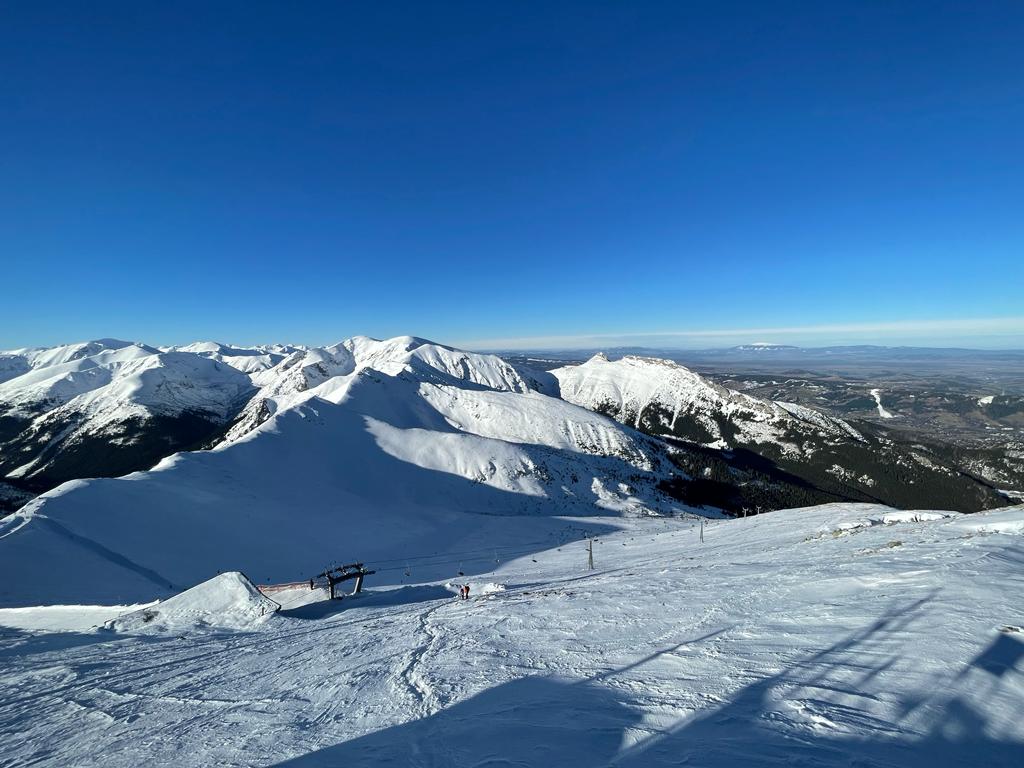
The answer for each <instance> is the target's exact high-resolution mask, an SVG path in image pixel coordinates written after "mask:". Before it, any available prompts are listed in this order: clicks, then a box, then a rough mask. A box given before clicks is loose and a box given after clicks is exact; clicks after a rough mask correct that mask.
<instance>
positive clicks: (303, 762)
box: [278, 597, 1024, 768]
mask: <svg viewBox="0 0 1024 768" xmlns="http://www.w3.org/2000/svg"><path fill="white" fill-rule="evenodd" d="M930 599H931V598H930V597H928V598H924V599H922V600H919V601H917V602H915V603H912V604H910V605H907V606H905V607H903V608H902V609H898V610H892V611H890V612H888V613H886V614H885V615H883V616H882V617H881V618H880V619H879V620H878V621H876V622H874V623H873V624H872V625H870V626H868V627H866V628H864V629H861V630H859V631H857V632H854V633H852V634H851V635H849V636H848V637H846V638H844V639H843V640H841V641H840V642H837V643H836V644H834V645H832V646H831V647H828V648H826V649H824V650H822V651H819V652H817V653H814V654H811V655H809V656H807V657H805V658H803V659H800V660H798V661H796V662H794V663H793V664H791V665H790V666H789V667H787V668H786V669H784V670H783V671H781V672H779V673H778V674H775V675H770V676H768V677H764V678H762V679H760V680H758V681H757V682H754V683H752V684H750V685H748V686H746V687H745V688H742V689H741V690H740V691H739V692H738V693H736V695H735V696H734V697H733V698H732V699H731V700H729V701H728V702H727V703H725V704H724V705H722V706H720V707H718V708H716V709H714V710H711V711H707V710H701V711H699V712H698V713H697V714H696V715H692V716H688V717H684V718H682V719H680V720H679V721H678V722H676V723H675V724H673V725H670V726H668V727H658V726H656V725H653V724H652V723H651V722H650V721H644V720H643V710H642V709H641V708H640V707H639V706H638V705H637V704H636V703H634V702H632V701H631V700H630V698H629V695H628V693H626V692H625V691H624V690H623V689H617V688H613V687H611V686H609V685H606V684H603V683H604V681H606V680H608V679H609V678H614V677H616V676H620V675H627V674H629V673H631V672H633V671H634V670H636V669H637V668H638V667H640V666H642V665H645V664H647V663H649V662H652V661H655V660H656V659H658V658H659V657H660V656H663V655H665V654H667V653H672V652H673V651H675V650H676V649H678V648H680V647H681V646H683V645H687V644H694V645H697V644H700V643H702V642H704V641H706V640H709V639H711V638H712V637H713V636H715V635H718V634H722V633H725V632H727V631H728V630H727V629H720V630H718V631H717V632H714V633H711V634H709V635H706V636H705V637H702V638H697V639H694V640H690V641H687V642H686V643H681V644H680V645H678V646H675V647H673V648H668V649H665V650H662V651H659V652H657V653H655V654H652V655H651V656H648V657H646V658H644V659H641V660H640V661H637V662H635V663H633V664H630V665H627V666H626V667H622V668H620V669H615V670H612V671H610V672H606V673H604V674H601V675H598V676H595V677H593V678H592V679H589V680H584V681H567V680H563V679H558V678H553V677H546V676H533V677H525V678H521V679H518V680H514V681H511V682H507V683H504V684H501V685H498V686H496V687H494V688H490V689H488V690H485V691H483V692H481V693H479V694H477V695H476V696H473V697H471V698H469V699H466V700H464V701H461V702H459V703H458V704H455V705H453V706H451V707H448V708H446V709H443V710H441V711H438V712H436V713H435V714H433V715H431V716H429V717H425V718H422V719H419V720H414V721H411V722H408V723H404V724H401V725H396V726H393V727H391V728H387V729H384V730H381V731H377V732H374V733H370V734H368V735H365V736H362V737H359V738H355V739H352V740H350V741H346V742H343V743H340V744H336V745H334V746H330V747H326V748H324V749H321V750H318V751H315V752H311V753H309V754H306V755H302V756H299V757H296V758H293V759H291V760H288V761H285V762H283V763H279V764H278V765H279V766H282V767H284V766H287V768H313V767H314V766H345V765H379V766H385V765H395V766H406V765H416V766H437V767H438V768H441V767H442V766H475V767H482V766H495V767H496V766H563V767H564V766H602V765H616V766H630V767H636V768H639V767H640V766H658V765H694V766H702V767H703V768H727V767H732V766H743V767H744V768H746V767H747V766H752V765H753V766H757V765H778V764H784V765H802V766H829V765H834V766H840V765H841V766H851V765H853V766H865V767H867V766H877V767H878V768H882V767H883V766H891V767H892V768H897V766H898V767H899V768H908V767H913V766H921V767H922V768H924V766H928V768H934V767H935V766H977V765H985V766H988V767H995V766H1020V765H1024V743H1021V742H1013V741H1005V740H1000V739H999V738H998V736H995V735H993V733H992V732H993V727H992V726H993V724H992V723H990V722H987V721H986V718H985V716H984V714H983V713H982V711H981V710H980V708H979V707H978V706H976V704H975V703H974V702H975V701H976V700H984V701H988V702H990V703H992V702H994V704H993V706H999V705H1002V707H1003V709H1002V710H1001V711H1000V715H1004V714H1005V718H1004V719H1005V721H1006V722H1010V723H1012V722H1015V721H1019V720H1020V718H1024V697H1022V696H1021V690H1022V684H1024V683H1022V679H1021V677H1022V671H1024V670H1022V659H1024V642H1021V640H1019V639H1017V638H1016V637H1014V636H1012V635H1009V634H1001V635H999V636H997V637H996V638H995V639H994V640H992V642H991V643H990V644H989V645H988V646H987V647H986V648H985V649H984V650H982V651H981V653H979V654H978V655H977V656H976V657H975V658H974V659H973V660H971V661H970V662H968V663H967V664H966V665H965V666H964V667H963V668H962V669H961V670H959V671H958V672H957V673H955V674H954V675H951V676H950V677H949V678H948V679H942V678H936V679H931V680H925V681H924V682H923V685H921V686H919V687H918V690H920V694H918V695H917V696H916V698H915V697H914V696H910V697H907V696H904V697H900V696H899V695H898V694H896V693H891V692H890V691H891V688H892V686H890V685H889V681H888V680H887V679H886V675H887V673H889V672H890V671H892V672H893V674H898V675H901V676H902V674H903V673H902V672H900V671H899V670H898V669H897V668H898V667H900V665H901V664H905V663H906V655H902V656H901V649H902V646H904V645H905V643H906V642H907V636H906V633H905V630H906V629H907V627H908V625H909V624H911V623H912V622H913V621H914V620H915V614H916V613H917V612H918V611H919V609H920V608H921V607H922V606H923V605H924V604H925V603H926V602H928V600H930ZM902 650H905V649H902ZM679 684H680V690H683V689H684V688H685V686H686V685H687V681H686V679H685V678H680V679H679ZM1007 710H1012V711H1007ZM996 730H998V729H996ZM865 733H869V734H871V736H870V738H866V737H864V735H863V734H865Z"/></svg>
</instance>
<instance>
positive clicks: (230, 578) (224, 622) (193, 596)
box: [104, 571, 281, 632]
mask: <svg viewBox="0 0 1024 768" xmlns="http://www.w3.org/2000/svg"><path fill="white" fill-rule="evenodd" d="M280 607H281V606H280V605H279V604H278V603H276V602H274V601H273V600H271V599H269V598H267V597H264V596H263V595H262V594H260V592H259V590H257V589H256V587H255V586H254V585H253V583H252V582H251V581H249V579H248V577H246V576H245V574H242V573H239V572H238V571H229V572H228V573H222V574H219V575H217V576H214V577H213V578H212V579H207V580H206V581H204V582H203V583H202V584H196V585H195V586H194V587H192V588H191V589H186V590H185V591H184V592H181V593H180V594H177V595H175V596H174V597H171V598H168V599H167V600H162V601H160V602H159V603H156V604H154V605H148V606H146V607H145V608H140V609H139V610H137V611H132V612H131V613H126V614H124V615H122V616H119V617H117V618H116V619H113V620H111V621H108V622H107V623H106V624H104V629H109V630H112V631H115V632H167V631H173V632H180V631H182V630H187V629H204V628H207V627H215V628H219V629H252V628H253V627H255V626H256V625H258V624H260V623H262V622H264V621H266V620H267V618H268V617H269V616H270V615H271V614H272V613H274V612H275V611H277V610H278V609H279V608H280Z"/></svg>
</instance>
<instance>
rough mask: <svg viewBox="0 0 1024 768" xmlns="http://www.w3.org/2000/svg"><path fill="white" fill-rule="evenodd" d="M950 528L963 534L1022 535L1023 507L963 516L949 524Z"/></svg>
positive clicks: (1023, 532) (1023, 523)
mask: <svg viewBox="0 0 1024 768" xmlns="http://www.w3.org/2000/svg"><path fill="white" fill-rule="evenodd" d="M950 527H951V528H954V529H955V530H959V531H963V532H964V533H1009V534H1015V535H1017V536H1021V535H1024V506H1019V507H1007V508H1005V509H994V510H992V511H990V512H978V513H977V514H973V515H964V516H963V517H962V518H961V519H959V520H957V521H955V522H953V523H951V524H950Z"/></svg>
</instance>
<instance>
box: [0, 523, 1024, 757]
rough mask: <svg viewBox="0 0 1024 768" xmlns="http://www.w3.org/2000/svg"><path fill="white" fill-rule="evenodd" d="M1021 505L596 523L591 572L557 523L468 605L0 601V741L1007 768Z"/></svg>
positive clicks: (38, 751)
mask: <svg viewBox="0 0 1024 768" xmlns="http://www.w3.org/2000/svg"><path fill="white" fill-rule="evenodd" d="M1021 516H1022V513H1021V510H1020V509H1019V508H1018V509H1017V510H1006V511H997V512H989V513H984V514H981V515H974V516H959V515H950V514H949V513H941V514H934V515H917V516H916V519H915V516H909V515H902V514H895V513H893V512H892V510H888V509H885V508H882V507H877V506H867V505H829V506H824V507H817V508H812V509H801V510H793V511H789V512H777V513H773V514H771V515H763V516H759V517H756V518H749V519H746V520H732V521H718V522H712V523H710V524H709V525H707V526H706V528H705V531H704V543H701V541H700V537H699V531H698V529H697V528H696V527H694V524H693V522H692V521H679V520H670V519H642V518H628V519H621V518H620V519H614V520H611V521H609V520H608V518H604V519H602V520H600V521H593V522H595V523H603V524H608V523H609V522H610V523H611V524H612V525H613V526H614V528H615V530H614V531H608V532H606V533H605V535H603V536H601V537H600V539H599V541H598V543H597V544H595V560H596V570H595V571H587V570H585V563H586V559H585V558H586V555H585V552H584V548H583V544H582V543H581V542H576V543H574V544H570V545H568V546H561V547H560V548H550V549H541V550H535V551H533V552H532V553H530V554H529V555H527V556H525V557H522V558H519V559H512V560H505V561H503V562H502V564H501V565H500V566H499V567H498V568H497V569H496V570H495V571H494V572H492V573H487V574H481V575H479V576H478V577H474V578H471V579H469V581H470V584H471V594H472V595H482V593H483V592H484V591H485V589H484V587H485V585H487V584H489V583H493V584H496V585H503V586H504V587H505V589H504V590H503V591H502V590H494V591H492V592H491V593H490V594H487V595H486V596H477V597H474V598H473V599H471V600H469V601H468V602H463V601H460V600H458V599H456V598H455V597H454V596H452V595H451V593H450V592H449V591H448V590H447V589H446V588H445V587H444V585H443V583H407V584H406V585H404V586H403V587H401V588H398V589H394V590H382V589H380V588H379V587H377V586H375V585H374V584H373V580H372V579H371V580H370V584H369V586H370V590H371V591H370V592H369V593H364V594H363V595H362V596H361V597H359V598H357V599H351V598H348V599H346V600H344V601H342V602H340V603H336V604H333V605H331V604H329V603H322V604H316V605H307V606H305V607H301V608H297V609H291V610H289V609H287V608H286V609H285V610H284V611H282V612H281V613H280V614H275V615H273V616H271V617H269V618H267V619H266V620H265V621H263V622H262V623H257V624H256V625H253V626H248V627H247V628H246V631H241V632H230V631H224V630H217V631H211V630H203V629H186V630H182V631H180V632H176V633H174V634H171V635H165V636H154V635H153V634H152V633H146V634H141V635H139V636H137V637H136V636H132V635H131V633H128V634H127V636H126V634H125V633H110V632H105V631H102V630H93V631H84V632H83V631H63V632H61V631H58V630H59V629H60V628H61V624H60V622H61V621H67V622H68V624H67V627H66V629H68V630H70V629H73V628H76V627H80V626H81V621H82V618H81V616H80V615H79V614H80V613H81V612H75V611H73V610H71V609H68V608H57V609H31V608H30V609H18V610H11V609H7V610H2V609H0V626H12V627H14V626H16V627H20V629H13V628H12V629H7V630H3V629H0V637H2V643H0V647H2V648H3V651H2V653H3V664H2V665H0V740H2V743H3V744H4V751H3V759H5V760H6V761H8V763H9V764H11V765H30V764H31V765H41V766H63V765H76V766H99V765H102V766H105V767H111V768H116V767H118V766H136V765H140V764H154V765H175V766H182V767H183V768H188V767H189V766H209V765H251V766H270V765H275V766H289V767H290V768H310V767H312V766H341V765H346V766H348V765H352V766H356V765H402V766H405V765H417V766H437V767H438V768H440V767H441V766H445V767H446V768H463V767H466V768H470V767H474V768H475V767H477V766H497V765H510V766H511V765H514V766H521V767H523V768H529V767H531V766H536V767H537V768H547V766H574V767H575V766H581V767H582V766H605V765H615V766H625V767H627V768H633V767H634V766H636V767H639V766H645V767H657V766H678V765H696V766H704V767H705V768H750V767H751V766H755V767H762V766H763V767H769V766H770V767H772V768H775V767H780V768H781V767H783V766H794V765H799V766H821V767H824V768H832V767H835V768H839V767H842V768H848V767H849V766H851V765H853V766H876V767H877V768H897V767H899V768H936V767H937V766H942V767H945V766H987V767H988V768H1016V766H1019V765H1021V758H1022V756H1024V629H1022V627H1024V614H1022V612H1021V607H1020V600H1019V597H1020V594H1021V591H1022V589H1024V577H1022V572H1021V568H1020V563H1021V557H1022V542H1024V539H1022V537H1021V534H1020V533H1019V531H1020V528H1019V527H1015V524H1014V523H1013V521H1014V520H1016V521H1019V520H1020V519H1021ZM516 520H518V518H505V519H504V521H505V522H506V523H512V522H515V521H516ZM535 522H536V521H535ZM1013 531H1016V532H1015V533H1014V532H1013ZM415 551H416V552H423V549H422V548H418V549H417V550H415ZM418 562H420V560H413V566H412V567H413V569H415V568H416V567H417V565H416V564H417V563H418ZM386 567H388V566H387V564H382V570H383V568H386ZM447 567H448V569H449V571H448V574H446V575H454V574H453V571H454V570H455V569H456V568H457V567H458V564H457V562H455V561H454V560H451V559H450V562H449V563H448V566H447ZM169 603H170V601H168V604H169ZM88 611H89V612H91V615H96V616H99V615H100V613H99V609H96V608H92V609H88ZM111 611H116V609H111ZM98 620H101V619H98ZM32 627H37V628H38V629H32ZM44 628H45V630H44Z"/></svg>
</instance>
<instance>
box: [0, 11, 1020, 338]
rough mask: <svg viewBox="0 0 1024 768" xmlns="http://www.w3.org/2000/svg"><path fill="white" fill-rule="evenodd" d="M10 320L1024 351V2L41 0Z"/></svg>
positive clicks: (5, 19)
mask: <svg viewBox="0 0 1024 768" xmlns="http://www.w3.org/2000/svg"><path fill="white" fill-rule="evenodd" d="M19 6H20V7H14V4H7V5H5V7H4V9H3V10H2V11H0V75H2V76H0V103H2V105H3V107H2V112H3V115H2V119H0V179H2V181H3V183H2V184H0V280H2V283H0V285H2V286H3V290H2V294H0V347H16V346H23V345H35V344H52V343H58V342H64V341H73V340H82V339H86V338H94V337H101V336H117V337H122V338H131V339H140V340H145V341H148V342H150V343H155V344H163V343H178V342H185V341H190V340H193V339H200V338H202V339H207V338H214V339H218V340H224V341H229V342H234V343H246V342H257V341H290V342H304V343H325V342H330V341H336V340H338V339H341V338H344V337H346V336H350V335H353V334H356V333H366V334H369V335H375V336H390V335H396V334H405V333H409V334H416V335H420V336H427V337H430V338H434V339H436V340H439V341H444V342H449V343H457V344H462V345H466V346H477V347H480V346H510V347H511V346H517V345H518V346H536V347H544V346H571V345H572V343H575V342H577V341H578V342H579V343H580V344H586V345H588V346H589V345H591V344H590V342H593V341H594V340H595V339H596V340H597V344H598V345H600V344H601V343H608V344H612V343H660V344H663V345H670V346H671V345H676V346H680V347H687V346H708V345H718V344H721V343H726V344H732V343H741V342H748V341H782V342H786V343H804V344H809V343H822V344H827V343H841V342H856V343H860V342H874V343H923V344H973V345H978V346H1018V347H1024V319H1022V318H1024V76H1022V73H1024V46H1022V45H1021V40H1022V39H1024V4H1021V3H1019V2H980V3H963V2H955V3H954V2H948V3H947V2H942V1H941V0H932V2H920V3H915V2H900V3H888V2H850V3H846V2H838V1H837V2H828V3H820V2H813V3H812V2H780V3H764V2H751V3H727V2H707V3H703V2H697V3H684V2H672V3H632V4H627V3H602V2H587V3H578V4H577V3H504V4H498V3H480V2H466V3H443V4H434V3H384V2H382V3H358V4H357V3H324V4H315V3H306V4H300V5H295V4H283V3H274V4H263V3H253V2H246V3H228V2H218V3H200V4H194V5H192V4H188V3H165V4H155V3H116V2H111V3H102V4H94V3H73V4H68V5H60V4H52V3H45V2H41V3H21V4H19Z"/></svg>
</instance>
